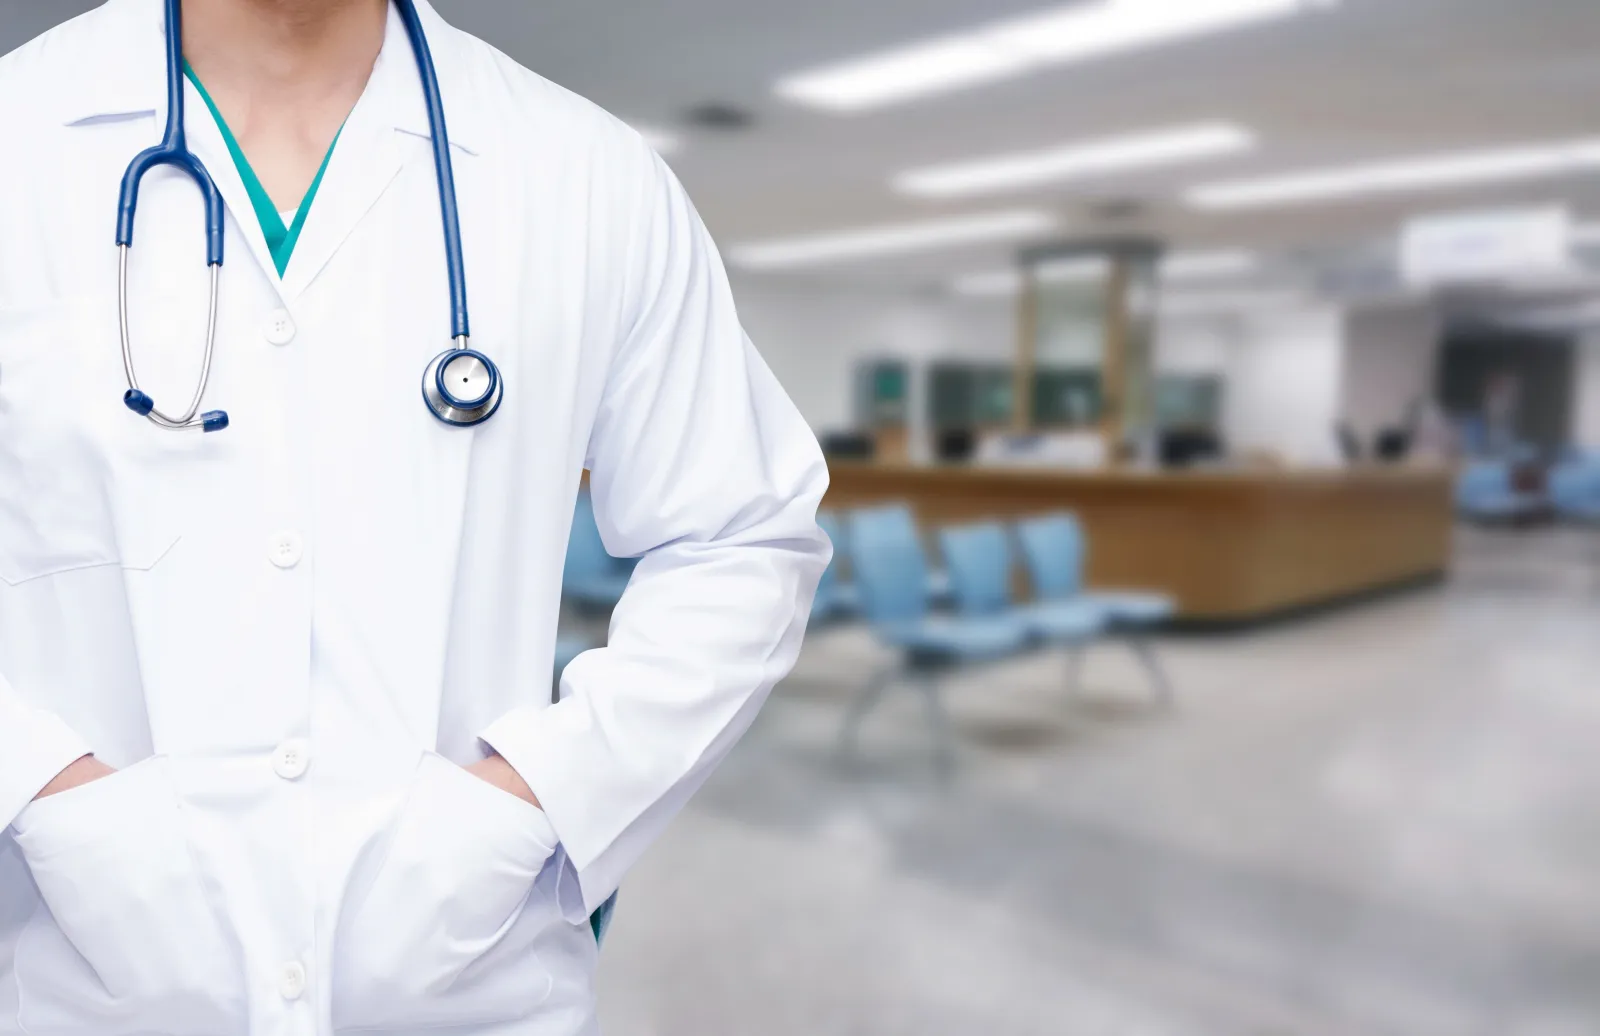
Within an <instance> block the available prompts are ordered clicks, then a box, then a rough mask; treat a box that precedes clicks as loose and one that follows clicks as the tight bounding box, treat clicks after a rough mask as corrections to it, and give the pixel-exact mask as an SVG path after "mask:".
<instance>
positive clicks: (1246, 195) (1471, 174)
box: [1189, 138, 1600, 209]
mask: <svg viewBox="0 0 1600 1036" xmlns="http://www.w3.org/2000/svg"><path fill="white" fill-rule="evenodd" d="M1596 168H1600V138H1587V139H1582V140H1568V141H1554V142H1551V143H1546V144H1529V145H1524V146H1520V147H1509V148H1498V149H1494V150H1488V151H1469V152H1458V153H1455V154H1447V155H1429V156H1423V157H1419V158H1408V159H1400V160H1396V161H1392V162H1375V163H1372V164H1369V165H1354V166H1344V167H1342V168H1337V169H1327V170H1320V171H1317V172H1311V173H1297V174H1294V175H1291V176H1283V177H1273V178H1270V179H1262V180H1237V181H1233V182H1229V183H1217V184H1209V185H1207V186H1204V187H1200V188H1198V189H1196V190H1193V191H1191V192H1189V202H1190V203H1191V204H1192V205H1195V206H1197V207H1199V208H1202V209H1251V208H1264V207H1268V206H1276V205H1293V204H1296V203H1298V202H1315V201H1328V200H1333V199H1339V198H1350V197H1356V196H1359V195H1364V194H1389V193H1395V192H1399V191H1419V190H1425V189H1428V188H1438V187H1464V186H1469V185H1473V184H1485V183H1501V182H1504V181H1508V180H1532V179H1539V178H1542V177H1550V176H1562V175H1567V174H1572V173H1578V172H1582V171H1585V170H1590V169H1596Z"/></svg>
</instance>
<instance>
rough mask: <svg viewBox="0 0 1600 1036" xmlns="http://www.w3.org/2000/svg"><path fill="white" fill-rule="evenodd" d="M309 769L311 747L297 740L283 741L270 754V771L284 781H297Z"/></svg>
mask: <svg viewBox="0 0 1600 1036" xmlns="http://www.w3.org/2000/svg"><path fill="white" fill-rule="evenodd" d="M310 768H311V746H310V745H308V744H306V743H305V742H304V741H302V740H300V739H299V738H295V739H294V740H292V741H285V742H284V743H283V744H281V745H279V746H278V749H277V751H275V752H273V753H272V771H273V772H274V773H276V774H277V775H278V776H279V777H282V778H283V779H284V780H286V781H297V780H299V779H300V778H302V777H304V776H305V775H306V771H307V770H308V769H310Z"/></svg>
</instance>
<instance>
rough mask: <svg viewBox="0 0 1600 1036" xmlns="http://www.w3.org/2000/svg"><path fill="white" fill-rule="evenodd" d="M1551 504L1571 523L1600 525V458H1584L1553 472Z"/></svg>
mask: <svg viewBox="0 0 1600 1036" xmlns="http://www.w3.org/2000/svg"><path fill="white" fill-rule="evenodd" d="M1550 504H1551V506H1553V507H1554V508H1555V511H1556V514H1558V515H1560V516H1561V517H1562V518H1565V519H1568V520H1569V521H1577V522H1600V457H1585V456H1581V455H1580V456H1577V457H1574V458H1573V459H1570V460H1568V461H1566V462H1564V463H1562V464H1559V465H1557V466H1556V467H1555V468H1554V469H1552V470H1551V472H1550Z"/></svg>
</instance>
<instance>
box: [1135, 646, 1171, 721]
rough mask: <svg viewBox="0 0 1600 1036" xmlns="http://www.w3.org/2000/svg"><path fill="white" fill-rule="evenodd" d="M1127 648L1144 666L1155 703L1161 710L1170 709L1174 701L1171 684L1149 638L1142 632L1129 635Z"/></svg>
mask: <svg viewBox="0 0 1600 1036" xmlns="http://www.w3.org/2000/svg"><path fill="white" fill-rule="evenodd" d="M1128 647H1129V648H1130V649H1132V651H1133V654H1134V657H1135V658H1137V659H1138V660H1139V662H1140V664H1141V665H1143V666H1144V670H1145V672H1146V673H1149V674H1150V686H1151V689H1152V690H1153V691H1154V692H1155V697H1156V703H1157V704H1158V705H1160V706H1161V707H1162V708H1171V707H1172V704H1173V701H1174V698H1173V693H1172V682H1171V681H1170V680H1168V679H1167V672H1166V669H1165V668H1164V667H1163V666H1162V665H1161V659H1160V657H1159V656H1157V655H1156V649H1155V645H1154V644H1152V643H1150V638H1149V636H1148V635H1146V634H1145V633H1143V632H1137V633H1131V634H1129V635H1128Z"/></svg>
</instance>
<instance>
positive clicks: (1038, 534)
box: [1017, 513, 1177, 705]
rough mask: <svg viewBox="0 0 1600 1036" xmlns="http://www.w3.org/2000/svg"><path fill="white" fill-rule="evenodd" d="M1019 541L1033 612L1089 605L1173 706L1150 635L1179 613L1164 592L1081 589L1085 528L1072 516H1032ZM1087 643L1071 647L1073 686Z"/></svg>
mask: <svg viewBox="0 0 1600 1036" xmlns="http://www.w3.org/2000/svg"><path fill="white" fill-rule="evenodd" d="M1017 539H1018V540H1019V541H1020V542H1021V544H1022V556H1023V559H1024V561H1025V562H1026V564H1027V570H1028V578H1029V580H1030V581H1031V582H1032V584H1033V596H1034V599H1035V603H1034V604H1033V606H1032V607H1033V608H1034V609H1035V610H1036V611H1037V612H1038V613H1039V614H1040V615H1050V614H1051V613H1052V612H1053V611H1055V610H1057V609H1062V608H1075V607H1081V606H1083V605H1088V606H1090V607H1093V608H1095V609H1098V610H1099V612H1100V614H1101V615H1102V616H1103V617H1104V620H1105V623H1106V627H1107V631H1108V633H1109V634H1111V635H1113V636H1116V637H1118V638H1119V639H1121V640H1122V641H1123V642H1124V643H1126V644H1127V645H1128V648H1129V650H1131V651H1132V652H1133V654H1134V657H1135V658H1137V659H1138V661H1139V663H1140V664H1141V665H1142V666H1143V667H1144V669H1145V672H1146V673H1148V674H1149V677H1150V684H1151V687H1152V689H1153V690H1154V692H1155V696H1156V699H1157V700H1158V701H1159V702H1160V703H1161V704H1163V705H1170V704H1172V700H1173V693H1172V684H1171V681H1169V680H1168V679H1167V674H1166V670H1165V669H1164V668H1163V667H1162V665H1161V660H1160V659H1159V658H1158V657H1157V656H1156V651H1155V646H1154V644H1153V643H1152V642H1151V640H1150V632H1151V630H1153V629H1155V628H1156V627H1158V626H1160V625H1161V624H1162V623H1164V622H1166V621H1167V620H1168V619H1170V618H1171V617H1172V615H1173V614H1174V612H1175V611H1176V610H1177V609H1176V605H1175V604H1174V602H1173V600H1172V598H1171V597H1169V596H1167V595H1166V594H1161V593H1153V592H1149V591H1138V590H1087V589H1085V587H1084V585H1083V569H1084V556H1085V553H1086V549H1087V545H1086V543H1085V538H1084V535H1083V528H1082V526H1080V525H1079V524H1078V520H1077V518H1075V517H1073V516H1072V515H1070V514H1065V513H1063V514H1052V515H1045V516H1042V517H1039V518H1032V519H1029V520H1027V521H1024V522H1020V523H1018V525H1017ZM1086 647H1087V645H1080V646H1078V647H1077V648H1075V649H1074V651H1073V655H1072V670H1073V677H1072V682H1073V684H1074V685H1076V683H1077V674H1078V671H1079V669H1081V667H1082V664H1083V656H1084V652H1085V650H1086Z"/></svg>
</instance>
